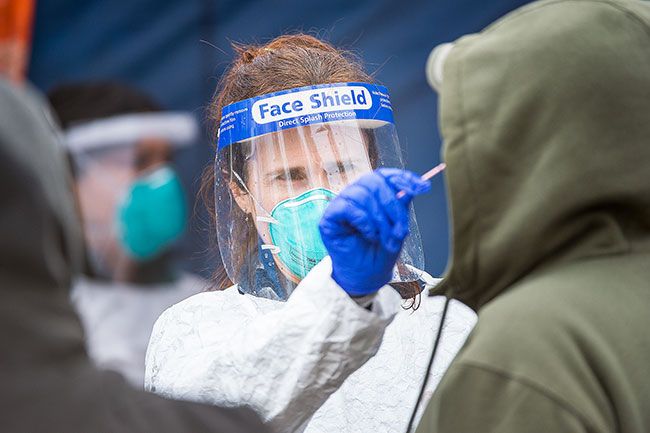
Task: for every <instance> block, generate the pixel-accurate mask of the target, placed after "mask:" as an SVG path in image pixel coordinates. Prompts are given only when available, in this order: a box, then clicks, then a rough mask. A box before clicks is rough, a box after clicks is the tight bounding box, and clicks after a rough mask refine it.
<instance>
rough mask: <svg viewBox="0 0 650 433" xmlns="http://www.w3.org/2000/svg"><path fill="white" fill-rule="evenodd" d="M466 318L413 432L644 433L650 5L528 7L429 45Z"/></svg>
mask: <svg viewBox="0 0 650 433" xmlns="http://www.w3.org/2000/svg"><path fill="white" fill-rule="evenodd" d="M428 76H429V78H430V82H432V83H433V84H434V86H435V87H437V88H438V90H439V93H440V124H441V130H442V135H443V138H444V159H445V162H446V163H447V167H448V168H447V180H448V188H449V198H450V203H451V218H452V223H453V224H452V225H453V234H452V237H453V253H452V261H451V266H450V267H449V269H448V271H447V273H446V277H445V278H444V280H443V282H442V283H441V284H440V285H439V286H438V287H436V288H435V289H433V293H432V294H445V295H446V296H448V297H451V298H455V299H458V300H460V301H462V302H464V303H466V304H467V305H469V306H470V307H472V308H473V309H475V310H476V311H478V323H477V325H476V327H475V328H474V330H473V332H472V333H471V335H470V336H469V338H468V340H467V342H466V343H465V345H464V347H463V348H462V349H461V351H460V353H459V354H458V356H457V358H456V359H455V360H454V361H453V363H452V365H451V367H450V368H449V370H448V371H447V373H446V374H445V376H444V377H443V379H442V382H441V384H440V386H439V388H438V389H437V390H436V392H435V394H434V396H433V397H432V399H431V401H430V402H429V404H428V407H427V409H426V411H425V413H424V415H423V417H422V421H421V423H420V425H419V427H418V429H417V433H426V432H437V433H451V432H454V433H469V432H472V433H479V432H480V433H491V432H502V433H509V432H513V433H514V432H517V433H521V432H532V433H535V432H540V433H541V432H544V433H563V432H575V433H578V432H591V433H604V432H620V433H642V432H648V431H650V338H649V337H648V335H647V333H648V329H649V328H650V2H643V1H632V0H559V1H558V0H551V1H542V2H536V3H532V4H530V5H528V6H525V7H523V8H521V9H519V10H517V11H515V12H513V13H511V14H509V15H508V16H506V17H505V18H503V19H501V20H499V21H498V22H496V23H495V24H493V25H491V26H490V27H488V28H487V29H485V30H484V31H482V32H481V33H479V34H475V35H469V36H465V37H463V38H461V39H459V40H458V41H456V42H455V43H453V44H452V45H447V46H445V47H441V48H439V49H438V50H434V54H432V56H431V57H430V61H429V63H428Z"/></svg>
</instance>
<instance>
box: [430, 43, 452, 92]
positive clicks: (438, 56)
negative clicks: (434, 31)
mask: <svg viewBox="0 0 650 433" xmlns="http://www.w3.org/2000/svg"><path fill="white" fill-rule="evenodd" d="M453 48H454V44H453V43H449V42H448V43H444V44H440V45H438V46H437V47H435V48H434V49H433V51H431V54H429V58H428V59H427V66H426V74H427V81H428V82H429V85H430V86H431V87H433V89H434V90H435V91H436V92H440V89H442V78H443V72H444V67H445V61H446V60H447V56H449V53H450V52H451V50H452V49H453Z"/></svg>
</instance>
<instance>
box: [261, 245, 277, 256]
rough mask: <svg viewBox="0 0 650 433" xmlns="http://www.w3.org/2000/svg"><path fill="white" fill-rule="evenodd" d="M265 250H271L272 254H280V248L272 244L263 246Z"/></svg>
mask: <svg viewBox="0 0 650 433" xmlns="http://www.w3.org/2000/svg"><path fill="white" fill-rule="evenodd" d="M260 248H262V249H263V250H269V251H270V252H271V254H280V247H279V246H277V245H272V244H262V246H261V247H260Z"/></svg>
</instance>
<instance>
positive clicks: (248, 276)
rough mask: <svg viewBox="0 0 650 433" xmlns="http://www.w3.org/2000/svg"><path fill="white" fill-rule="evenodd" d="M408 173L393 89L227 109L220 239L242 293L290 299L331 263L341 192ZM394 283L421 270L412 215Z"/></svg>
mask: <svg viewBox="0 0 650 433" xmlns="http://www.w3.org/2000/svg"><path fill="white" fill-rule="evenodd" d="M382 166H390V167H402V166H403V163H402V160H401V151H400V147H399V142H398V139H397V134H396V131H395V127H394V124H393V116H392V108H391V105H390V99H389V96H388V92H387V90H386V89H385V88H384V87H382V86H377V85H371V84H364V83H345V84H328V85H318V86H309V87H301V88H297V89H291V90H286V91H282V92H277V93H273V94H269V95H263V96H260V97H256V98H251V99H248V100H245V101H240V102H237V103H235V104H231V105H229V106H227V107H224V109H223V112H222V118H221V124H220V129H219V138H218V152H217V155H216V158H215V164H214V170H215V211H216V219H217V238H218V242H219V249H220V252H221V257H222V260H223V264H224V267H225V269H226V272H227V274H228V276H229V277H230V279H231V280H232V281H233V282H234V283H235V284H237V285H238V287H239V290H240V291H242V292H244V293H249V294H252V295H256V296H261V297H266V298H271V299H279V300H286V299H287V298H288V297H289V295H290V294H291V292H292V291H293V289H294V288H295V286H296V285H297V284H298V283H299V282H300V281H301V280H302V279H303V278H304V277H305V275H307V273H308V272H309V271H310V270H311V269H312V268H313V267H314V266H315V265H316V264H317V263H318V262H320V261H321V260H322V259H323V258H324V257H325V256H326V255H327V250H326V249H325V247H324V245H323V243H322V241H321V239H320V234H319V231H318V223H319V221H320V218H321V216H322V214H323V212H324V210H325V208H326V206H327V204H328V203H329V202H330V201H331V200H332V198H334V197H335V196H336V195H337V194H338V193H339V192H340V191H341V190H342V189H343V188H345V187H346V186H347V185H349V184H350V183H351V182H354V181H355V180H356V179H358V178H359V177H360V176H362V175H363V174H365V173H368V172H370V171H372V170H373V169H375V168H378V167H382ZM410 228H411V235H410V236H409V238H408V239H407V241H406V243H405V245H404V248H403V250H402V255H401V257H400V261H399V264H398V266H396V269H395V271H394V281H395V282H406V281H415V280H417V279H418V275H419V271H418V270H417V269H421V268H422V266H423V254H422V246H421V241H420V235H419V231H418V229H417V225H416V223H415V217H414V213H413V210H412V209H411V227H410Z"/></svg>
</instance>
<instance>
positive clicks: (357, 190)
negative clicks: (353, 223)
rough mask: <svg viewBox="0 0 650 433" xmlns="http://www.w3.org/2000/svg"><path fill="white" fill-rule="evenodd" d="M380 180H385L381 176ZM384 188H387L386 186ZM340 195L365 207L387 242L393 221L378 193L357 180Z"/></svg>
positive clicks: (361, 207) (362, 207)
mask: <svg viewBox="0 0 650 433" xmlns="http://www.w3.org/2000/svg"><path fill="white" fill-rule="evenodd" d="M379 182H383V180H382V179H381V178H380V179H379ZM384 188H387V187H385V186H384ZM340 196H341V197H342V198H344V199H346V200H348V201H350V202H352V203H354V204H355V205H356V206H357V207H358V208H359V209H363V210H364V211H365V212H366V213H367V215H368V218H371V219H372V221H373V222H374V225H375V228H376V229H377V230H379V238H380V240H381V241H382V243H385V242H386V241H387V240H388V238H389V237H390V236H391V232H392V226H393V223H392V221H391V219H390V217H389V216H388V215H387V213H386V211H385V210H384V209H383V207H382V205H381V203H380V201H379V198H378V196H377V194H376V193H375V192H373V191H370V190H368V189H366V188H364V187H363V186H362V185H361V184H360V183H358V182H355V183H353V184H351V185H349V186H348V187H347V188H345V190H343V191H342V192H341V194H340Z"/></svg>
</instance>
